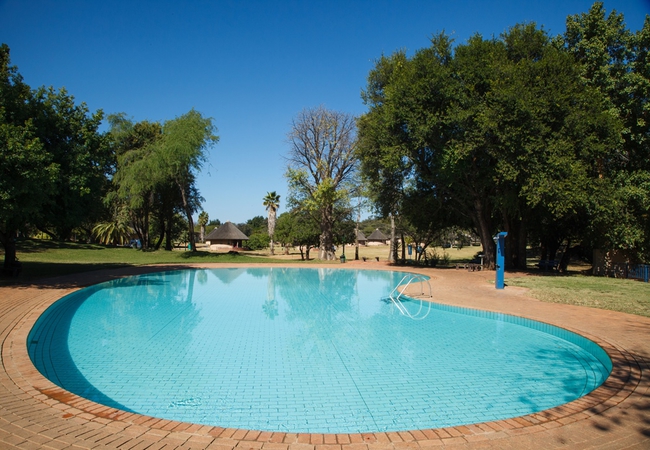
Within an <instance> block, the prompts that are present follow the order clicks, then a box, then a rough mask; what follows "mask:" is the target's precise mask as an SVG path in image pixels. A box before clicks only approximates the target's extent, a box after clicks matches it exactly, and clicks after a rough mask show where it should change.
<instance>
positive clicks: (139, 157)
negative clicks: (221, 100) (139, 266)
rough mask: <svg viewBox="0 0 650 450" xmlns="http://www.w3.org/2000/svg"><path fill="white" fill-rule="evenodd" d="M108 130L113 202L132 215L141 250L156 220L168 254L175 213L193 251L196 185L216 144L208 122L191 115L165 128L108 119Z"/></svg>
mask: <svg viewBox="0 0 650 450" xmlns="http://www.w3.org/2000/svg"><path fill="white" fill-rule="evenodd" d="M111 124H112V128H111V133H112V135H113V141H114V142H115V145H116V154H117V171H116V174H115V177H114V182H115V184H116V185H117V190H116V192H117V196H118V197H119V199H121V201H123V202H125V204H126V205H127V207H128V209H129V211H130V212H131V218H132V223H133V228H134V229H135V230H136V232H137V233H138V236H139V237H140V239H141V240H142V245H143V249H147V248H148V247H149V245H150V237H149V230H150V220H151V218H152V217H153V215H155V216H156V218H157V219H158V222H159V229H160V239H159V243H158V244H157V246H158V245H160V242H161V239H162V236H163V235H166V236H167V241H166V245H165V248H166V249H167V250H171V234H172V231H171V230H172V228H173V225H174V223H175V221H176V220H177V219H176V213H177V212H179V211H182V212H183V215H184V216H185V217H186V220H187V225H188V242H189V243H190V246H191V248H192V249H193V250H196V242H195V237H194V222H193V219H192V214H194V212H196V211H197V210H198V209H199V207H200V202H201V196H200V194H199V192H198V190H197V189H196V183H195V182H196V175H197V173H198V171H199V170H200V169H201V165H202V163H203V162H205V161H206V159H207V153H206V151H207V149H208V148H209V146H210V145H211V144H213V143H216V142H217V141H218V137H217V136H215V135H214V132H215V130H216V129H215V128H214V126H213V125H212V120H211V119H209V118H204V117H203V116H202V115H201V114H200V113H198V112H197V111H195V110H191V111H190V112H188V113H187V114H184V115H182V116H180V117H178V118H176V119H172V120H169V121H167V122H165V123H164V125H160V124H159V123H155V122H154V123H152V122H147V121H143V122H138V123H136V124H133V123H132V122H131V121H130V120H128V119H126V118H125V117H124V116H123V115H115V116H112V117H111ZM157 246H156V247H157Z"/></svg>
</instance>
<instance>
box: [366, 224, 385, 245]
mask: <svg viewBox="0 0 650 450" xmlns="http://www.w3.org/2000/svg"><path fill="white" fill-rule="evenodd" d="M387 241H388V238H387V237H386V235H385V234H384V233H382V232H381V231H379V228H377V229H376V230H375V231H373V232H372V234H371V235H370V236H368V244H375V245H377V244H385V243H386V242H387Z"/></svg>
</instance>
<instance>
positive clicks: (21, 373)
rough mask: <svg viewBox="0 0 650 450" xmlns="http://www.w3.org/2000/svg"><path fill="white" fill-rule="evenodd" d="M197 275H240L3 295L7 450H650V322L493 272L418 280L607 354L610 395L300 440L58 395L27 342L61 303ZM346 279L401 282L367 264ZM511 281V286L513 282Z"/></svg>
mask: <svg viewBox="0 0 650 450" xmlns="http://www.w3.org/2000/svg"><path fill="white" fill-rule="evenodd" d="M294 266H295V265H293V264H292V265H291V267H294ZM187 267H231V266H227V265H221V264H219V265H217V264H214V265H209V264H208V265H192V266H182V267H179V266H157V267H156V266H148V267H136V268H124V269H114V270H104V271H96V272H88V273H84V274H79V275H74V276H66V277H60V278H53V279H48V280H44V281H37V282H34V283H28V282H27V283H22V284H17V285H14V286H5V287H0V339H1V352H2V353H1V357H2V367H1V369H0V449H12V448H18V449H125V450H126V449H151V450H154V449H233V448H238V449H239V448H242V449H269V450H274V449H277V450H303V449H304V450H330V449H331V450H348V449H349V450H352V449H359V450H372V449H377V450H379V449H403V448H404V449H406V448H409V449H410V448H414V449H417V448H450V449H465V448H467V449H483V448H486V449H528V448H530V449H538V448H539V449H555V448H566V449H650V319H648V318H644V317H639V316H634V315H629V314H623V313H616V312H612V311H605V310H599V309H593V308H585V307H578V306H570V305H558V304H551V303H543V302H540V301H537V300H535V299H533V298H531V297H529V296H527V295H526V290H525V289H523V288H516V287H506V288H505V289H503V290H497V289H495V288H494V284H493V283H490V281H493V279H494V272H467V271H465V270H455V269H421V270H413V269H408V270H409V271H412V272H420V273H423V274H426V275H429V276H431V278H432V280H431V286H432V288H433V295H434V301H436V302H439V303H446V304H451V305H457V306H463V307H469V308H478V309H483V310H488V311H495V312H502V313H507V314H514V315H518V316H523V317H527V318H530V319H534V320H538V321H542V322H546V323H550V324H553V325H556V326H559V327H563V328H566V329H568V330H571V331H574V332H576V333H579V334H581V335H583V336H585V337H587V338H589V339H591V340H593V341H595V342H597V343H598V344H599V345H600V346H601V347H603V348H604V349H605V350H606V351H607V353H608V354H609V355H610V357H611V359H612V361H613V371H612V374H611V375H610V377H609V378H608V379H607V381H606V382H605V383H604V384H603V385H602V386H600V387H599V388H598V389H596V390H595V391H593V392H592V393H590V394H589V395H587V396H585V397H582V398H580V399H578V400H575V401H573V402H570V403H567V404H565V405H562V406H559V407H556V408H552V409H549V410H546V411H542V412H539V413H535V414H530V415H527V416H522V417H517V418H514V419H508V420H500V421H494V422H486V423H480V424H473V425H466V426H459V427H450V428H441V429H427V430H410V431H403V432H390V433H363V434H308V433H304V434H301V433H297V434H296V433H274V432H260V431H254V430H240V429H230V428H220V427H212V426H203V425H196V424H191V423H181V422H174V421H169V420H163V419H157V418H153V417H148V416H143V415H138V414H133V413H127V412H124V411H120V410H117V409H113V408H109V407H106V406H102V405H99V404H97V403H94V402H92V401H89V400H86V399H84V398H81V397H78V396H76V395H74V394H71V393H69V392H67V391H65V390H63V389H61V388H59V387H58V386H56V385H54V384H53V383H51V382H50V381H49V380H47V379H45V378H44V377H43V376H42V375H41V374H40V373H39V372H38V371H37V370H36V368H35V367H34V366H33V365H32V363H31V361H30V359H29V356H28V355H27V348H26V339H27V334H28V333H29V330H30V329H31V327H32V325H33V324H34V322H35V321H36V319H37V318H38V316H39V315H40V314H41V313H42V312H43V311H44V310H45V309H46V308H47V307H48V306H49V305H51V304H52V303H53V302H55V301H56V300H57V299H59V298H61V297H63V296H64V295H66V294H68V293H70V292H72V291H74V290H77V289H79V288H82V287H85V286H89V285H92V284H95V283H98V282H101V281H106V280H110V279H114V278H118V277H121V276H125V275H134V274H142V273H148V272H152V271H156V270H163V269H164V270H170V269H176V268H179V269H180V268H187ZM236 267H242V266H236ZM309 267H318V266H317V265H313V264H310V265H309ZM325 267H329V268H332V267H336V266H333V265H326V266H325ZM340 267H345V268H368V269H374V270H378V269H388V270H400V269H396V268H394V267H389V266H387V265H385V264H384V263H378V262H361V261H359V262H348V263H346V264H345V266H342V265H341V266H340ZM511 276H515V275H513V274H506V282H507V279H508V277H511ZM631 282H632V281H631ZM378 368H379V367H378Z"/></svg>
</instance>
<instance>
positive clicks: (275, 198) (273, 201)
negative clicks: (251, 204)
mask: <svg viewBox="0 0 650 450" xmlns="http://www.w3.org/2000/svg"><path fill="white" fill-rule="evenodd" d="M263 204H264V206H266V211H267V212H268V214H269V217H268V230H269V242H270V246H271V254H272V255H274V254H275V253H274V252H273V233H275V215H276V212H277V210H278V208H279V207H280V196H279V195H278V194H276V193H275V191H273V192H267V193H266V197H264V203H263Z"/></svg>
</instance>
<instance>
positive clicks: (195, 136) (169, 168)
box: [153, 109, 219, 251]
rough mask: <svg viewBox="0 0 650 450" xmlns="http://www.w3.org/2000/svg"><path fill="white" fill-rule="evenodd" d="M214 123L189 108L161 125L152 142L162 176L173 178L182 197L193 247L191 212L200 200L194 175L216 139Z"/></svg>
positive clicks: (194, 243) (194, 245)
mask: <svg viewBox="0 0 650 450" xmlns="http://www.w3.org/2000/svg"><path fill="white" fill-rule="evenodd" d="M216 130H217V129H216V127H215V126H214V125H213V123H212V119H211V118H209V117H203V116H202V115H201V113H199V112H198V111H196V110H194V109H192V110H190V111H189V112H188V113H186V114H183V115H182V116H179V117H177V118H175V119H172V120H168V121H167V122H165V124H164V126H163V137H162V139H161V140H160V141H158V142H156V143H154V144H153V145H154V147H155V151H156V154H157V162H158V168H159V170H161V174H162V176H163V178H165V179H167V180H170V181H171V182H173V183H174V184H175V185H176V187H177V188H178V193H179V194H180V197H181V204H182V209H183V211H184V212H185V216H186V218H187V222H188V233H189V243H190V246H191V249H192V251H196V239H195V236H194V220H193V218H192V215H193V214H194V212H196V211H197V210H198V209H199V207H200V206H201V205H200V202H201V196H200V194H199V192H198V190H197V189H196V176H197V174H198V172H199V171H200V170H201V166H202V164H203V163H204V162H206V161H207V158H208V154H207V151H208V149H209V148H210V146H212V145H214V144H216V143H217V142H218V141H219V137H218V136H216V135H215V134H214V133H215V132H216Z"/></svg>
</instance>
